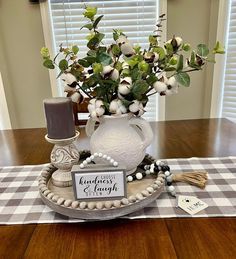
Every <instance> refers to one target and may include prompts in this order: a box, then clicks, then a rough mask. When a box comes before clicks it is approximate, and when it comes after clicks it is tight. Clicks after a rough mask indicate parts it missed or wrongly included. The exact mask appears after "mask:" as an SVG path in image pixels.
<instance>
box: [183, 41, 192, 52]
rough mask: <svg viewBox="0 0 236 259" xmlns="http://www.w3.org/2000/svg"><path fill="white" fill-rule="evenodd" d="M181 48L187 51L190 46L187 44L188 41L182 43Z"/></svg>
mask: <svg viewBox="0 0 236 259" xmlns="http://www.w3.org/2000/svg"><path fill="white" fill-rule="evenodd" d="M182 49H183V50H184V51H189V50H190V49H191V46H190V44H188V43H184V44H183V45H182Z"/></svg>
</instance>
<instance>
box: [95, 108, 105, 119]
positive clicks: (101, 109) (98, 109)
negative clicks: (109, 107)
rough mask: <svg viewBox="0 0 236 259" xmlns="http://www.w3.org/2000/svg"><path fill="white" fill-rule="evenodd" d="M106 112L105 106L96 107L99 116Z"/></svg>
mask: <svg viewBox="0 0 236 259" xmlns="http://www.w3.org/2000/svg"><path fill="white" fill-rule="evenodd" d="M104 113H105V110H104V108H102V107H100V108H96V114H97V116H98V117H99V116H102V115H103V114H104Z"/></svg>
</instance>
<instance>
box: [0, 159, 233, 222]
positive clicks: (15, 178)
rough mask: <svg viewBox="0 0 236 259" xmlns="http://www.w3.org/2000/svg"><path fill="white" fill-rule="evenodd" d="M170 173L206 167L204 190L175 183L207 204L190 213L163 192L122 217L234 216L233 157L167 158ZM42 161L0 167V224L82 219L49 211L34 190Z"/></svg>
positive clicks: (179, 190) (184, 193)
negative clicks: (26, 164)
mask: <svg viewBox="0 0 236 259" xmlns="http://www.w3.org/2000/svg"><path fill="white" fill-rule="evenodd" d="M167 162H168V163H169V165H170V168H171V171H172V172H173V173H177V172H187V171H194V170H206V171H208V178H209V180H208V182H207V186H206V188H205V189H204V190H201V189H199V188H197V187H195V186H191V185H187V184H184V183H177V184H175V186H176V191H177V195H178V194H181V195H190V196H197V197H198V198H199V199H201V200H203V201H204V202H206V203H207V204H208V205H209V207H208V208H206V209H205V210H203V211H201V212H199V213H197V214H196V215H194V216H191V215H189V214H187V213H186V212H184V211H183V210H181V209H180V208H177V200H176V199H175V198H174V197H171V196H169V195H168V194H167V193H166V192H163V193H162V194H161V196H160V197H159V198H158V199H157V200H156V201H155V202H153V203H152V204H150V205H149V206H148V207H145V208H144V209H142V210H139V211H137V212H135V213H132V214H130V215H127V216H125V217H124V218H129V219H137V218H171V217H220V216H221V217H227V216H230V217H233V216H236V157H221V158H189V159H167ZM45 166H46V165H36V166H14V167H2V168H0V224H28V223H59V222H64V223H66V222H68V223H69V222H82V221H83V220H79V219H72V218H68V217H66V216H63V215H60V214H58V213H55V212H54V211H52V210H51V209H50V208H49V207H47V206H46V205H44V203H43V202H42V201H41V199H40V196H39V193H38V182H37V177H38V176H39V175H40V172H41V170H43V168H44V167H45Z"/></svg>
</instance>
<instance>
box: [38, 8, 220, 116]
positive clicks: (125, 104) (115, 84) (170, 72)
mask: <svg viewBox="0 0 236 259" xmlns="http://www.w3.org/2000/svg"><path fill="white" fill-rule="evenodd" d="M83 15H84V17H85V18H87V19H88V23H87V24H85V25H84V26H83V27H82V28H81V29H87V30H88V31H89V34H88V36H87V40H88V43H87V47H88V52H87V55H86V56H85V57H80V56H79V54H80V53H79V48H78V46H76V45H75V46H71V47H66V48H64V47H63V46H62V45H60V50H59V53H58V54H57V55H56V56H55V57H54V58H53V59H51V57H50V53H49V50H48V49H47V48H45V47H44V48H42V49H41V54H42V57H43V60H44V63H43V65H44V66H45V67H47V68H49V69H54V68H55V67H58V68H59V70H60V73H59V75H58V77H60V78H61V79H62V80H63V81H64V82H65V92H67V93H68V94H67V96H70V97H71V98H72V101H73V102H74V103H80V102H82V101H83V97H87V98H89V99H90V101H89V104H88V110H89V112H90V116H91V117H92V118H94V119H97V118H99V117H100V116H102V115H112V114H114V115H115V114H116V115H120V114H124V113H133V114H135V115H137V116H141V115H142V114H143V113H144V112H145V106H146V104H147V102H148V100H149V97H150V96H151V95H153V94H159V95H161V96H167V95H172V94H175V93H177V92H178V88H179V87H180V86H185V87H188V86H189V85H190V77H189V74H188V73H190V72H192V71H198V70H202V68H203V66H204V65H205V64H206V63H207V62H214V60H213V59H212V58H210V55H211V54H222V53H224V49H223V47H222V46H221V44H220V43H219V42H217V43H216V45H215V47H214V49H213V50H212V51H211V52H210V51H209V49H208V47H207V46H206V45H205V44H199V45H198V46H197V49H196V50H192V49H191V46H190V44H188V43H185V42H183V40H182V38H181V37H177V36H173V38H172V39H170V40H168V41H167V42H166V43H164V45H163V46H161V44H160V33H161V30H162V22H163V21H164V20H165V15H161V16H159V20H158V21H157V23H156V30H155V31H154V32H153V34H152V35H150V36H149V39H148V40H149V47H148V49H142V48H141V47H140V46H138V45H136V46H134V45H133V44H132V43H131V42H130V41H129V40H128V37H127V36H126V35H125V34H124V32H122V31H121V30H115V29H114V30H113V39H114V43H113V44H111V45H110V46H105V45H104V44H103V42H102V41H103V38H104V37H105V35H104V34H103V33H100V32H99V31H98V24H99V22H100V21H101V19H102V18H103V15H101V16H98V17H97V16H96V15H97V8H95V7H89V6H87V7H85V11H84V13H83Z"/></svg>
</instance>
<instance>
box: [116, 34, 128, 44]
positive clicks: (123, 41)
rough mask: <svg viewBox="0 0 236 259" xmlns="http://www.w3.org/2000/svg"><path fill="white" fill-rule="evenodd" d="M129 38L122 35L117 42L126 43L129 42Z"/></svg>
mask: <svg viewBox="0 0 236 259" xmlns="http://www.w3.org/2000/svg"><path fill="white" fill-rule="evenodd" d="M128 42H129V40H128V39H127V37H126V36H125V35H120V36H119V38H118V39H117V40H116V43H117V44H124V43H128Z"/></svg>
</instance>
